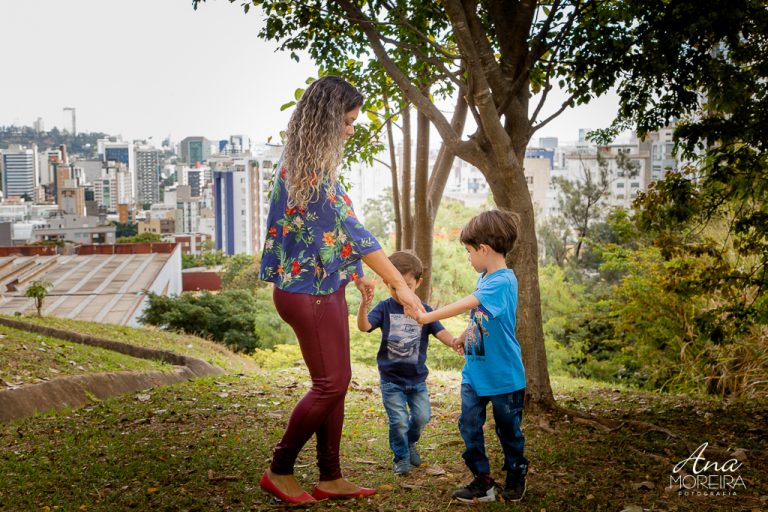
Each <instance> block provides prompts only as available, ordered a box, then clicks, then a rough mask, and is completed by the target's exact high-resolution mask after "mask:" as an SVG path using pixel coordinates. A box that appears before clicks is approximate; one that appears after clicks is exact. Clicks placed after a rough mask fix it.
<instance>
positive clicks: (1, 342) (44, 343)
mask: <svg viewBox="0 0 768 512" xmlns="http://www.w3.org/2000/svg"><path fill="white" fill-rule="evenodd" d="M168 368H170V366H168V365H165V364H162V363H159V362H155V361H147V360H145V359H137V358H134V357H130V356H126V355H123V354H118V353H117V352H112V351H111V350H105V349H101V348H95V347H89V346H86V345H80V344H78V343H70V342H68V341H64V340H59V339H55V338H49V337H47V336H42V335H39V334H34V333H30V332H26V331H19V330H17V329H12V328H10V327H6V326H2V325H0V379H2V380H3V381H4V382H5V383H6V384H7V385H11V386H20V385H23V384H33V383H36V382H42V381H46V380H50V379H54V378H57V377H63V376H67V375H82V374H86V373H98V372H114V371H131V370H132V371H157V370H161V371H162V370H164V369H168Z"/></svg>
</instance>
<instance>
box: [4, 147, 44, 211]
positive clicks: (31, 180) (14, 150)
mask: <svg viewBox="0 0 768 512" xmlns="http://www.w3.org/2000/svg"><path fill="white" fill-rule="evenodd" d="M2 164H3V165H2V167H3V169H2V172H3V194H4V195H5V197H6V198H7V197H13V196H17V197H24V196H26V197H28V198H29V199H30V200H32V198H34V196H35V187H36V186H37V184H38V183H39V179H38V175H39V173H38V164H39V162H38V161H37V146H34V145H33V146H32V148H31V149H27V148H24V147H23V146H18V145H11V147H9V148H8V149H7V150H4V151H3V154H2Z"/></svg>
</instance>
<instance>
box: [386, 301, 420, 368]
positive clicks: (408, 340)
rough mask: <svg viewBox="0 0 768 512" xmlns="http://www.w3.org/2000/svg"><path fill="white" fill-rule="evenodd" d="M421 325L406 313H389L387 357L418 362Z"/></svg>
mask: <svg viewBox="0 0 768 512" xmlns="http://www.w3.org/2000/svg"><path fill="white" fill-rule="evenodd" d="M420 339H421V325H419V323H418V322H417V321H416V320H414V319H413V318H409V317H407V316H405V315H398V314H396V313H390V314H389V337H388V338H387V358H388V359H396V360H398V361H402V362H404V363H414V364H415V363H416V362H417V361H418V359H419V341H420Z"/></svg>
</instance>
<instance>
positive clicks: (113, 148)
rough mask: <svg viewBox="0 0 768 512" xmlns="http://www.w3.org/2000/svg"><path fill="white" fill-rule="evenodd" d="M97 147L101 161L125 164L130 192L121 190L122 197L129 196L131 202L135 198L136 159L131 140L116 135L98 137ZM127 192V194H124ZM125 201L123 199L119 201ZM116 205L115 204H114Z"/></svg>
mask: <svg viewBox="0 0 768 512" xmlns="http://www.w3.org/2000/svg"><path fill="white" fill-rule="evenodd" d="M97 148H98V152H99V158H100V159H101V160H102V161H103V162H107V163H109V162H115V163H117V164H122V165H124V166H125V172H127V174H128V177H129V178H130V180H129V181H128V182H129V183H130V192H127V191H124V192H123V195H124V197H123V199H125V198H126V197H129V198H130V201H131V202H133V201H134V200H135V199H136V161H135V157H136V155H135V152H134V150H133V142H125V141H122V140H120V139H119V138H118V137H109V138H106V139H99V140H98V141H97ZM125 194H128V196H125ZM119 202H125V201H122V200H121V201H119ZM115 207H116V205H115Z"/></svg>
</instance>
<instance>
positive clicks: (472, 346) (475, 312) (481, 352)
mask: <svg viewBox="0 0 768 512" xmlns="http://www.w3.org/2000/svg"><path fill="white" fill-rule="evenodd" d="M483 321H486V322H487V321H488V315H486V314H485V312H484V311H483V310H481V309H480V308H472V312H471V313H470V319H469V326H470V328H469V334H467V340H466V342H465V346H464V353H465V354H468V355H473V356H482V357H485V337H486V336H488V329H486V328H485V326H484V325H483Z"/></svg>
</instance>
